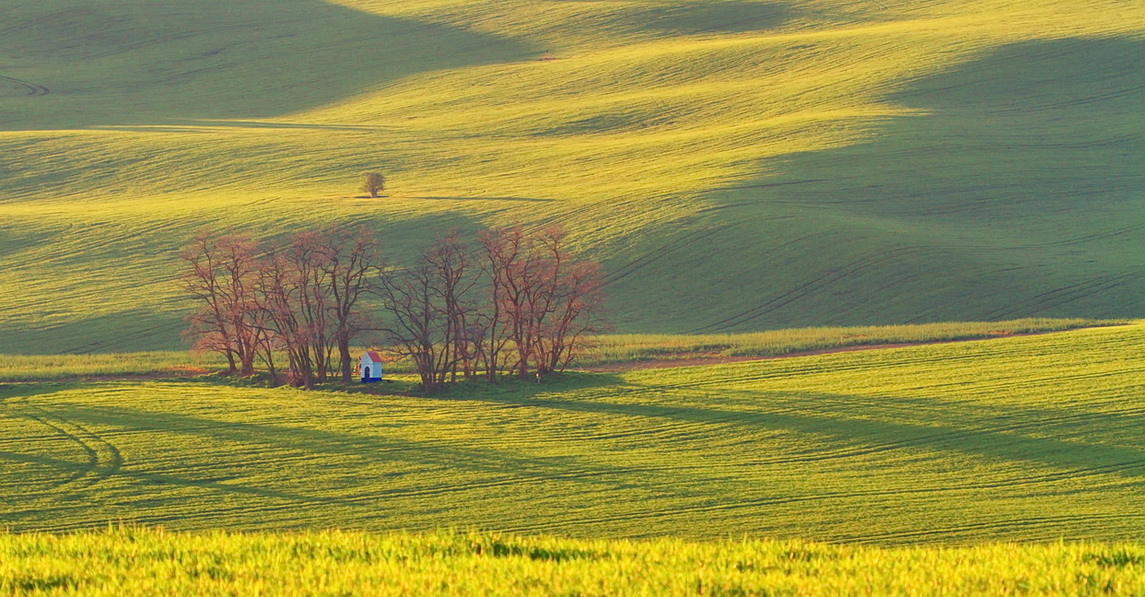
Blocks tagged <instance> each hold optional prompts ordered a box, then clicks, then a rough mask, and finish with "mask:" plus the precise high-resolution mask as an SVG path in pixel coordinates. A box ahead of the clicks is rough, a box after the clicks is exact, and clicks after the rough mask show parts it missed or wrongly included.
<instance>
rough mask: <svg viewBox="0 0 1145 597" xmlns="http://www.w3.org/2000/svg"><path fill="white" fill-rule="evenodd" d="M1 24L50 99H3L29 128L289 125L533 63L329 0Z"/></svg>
mask: <svg viewBox="0 0 1145 597" xmlns="http://www.w3.org/2000/svg"><path fill="white" fill-rule="evenodd" d="M5 11H6V14H5V22H4V23H2V24H0V56H4V57H5V58H6V60H7V61H8V62H9V63H10V64H9V65H7V66H6V67H7V68H18V71H13V73H8V74H18V75H19V76H20V78H21V79H22V80H28V81H29V82H30V83H34V84H37V85H41V86H43V87H44V88H45V93H44V94H15V93H12V94H6V95H5V96H4V97H0V100H3V103H0V108H3V110H2V111H4V112H12V113H15V114H16V117H17V118H18V120H17V121H16V123H15V126H16V127H26V128H55V127H66V126H92V125H114V124H132V123H140V124H141V123H149V124H155V123H163V122H168V121H183V122H185V121H187V120H190V119H228V118H264V117H272V116H280V115H284V114H289V113H293V112H297V111H301V110H306V109H308V108H313V107H316V106H321V105H326V104H329V103H332V102H336V101H338V100H342V99H345V98H347V97H349V96H352V95H354V94H357V93H360V92H363V91H366V90H368V89H373V88H378V87H379V86H381V85H384V84H386V83H387V82H390V81H394V80H396V79H398V78H401V77H405V76H409V75H412V74H416V73H421V72H427V71H433V70H440V69H449V68H459V67H464V66H472V65H480V64H489V63H496V62H506V61H513V60H518V59H521V58H523V57H524V56H526V55H529V54H530V52H531V50H530V49H529V48H527V47H525V46H524V45H522V44H521V43H519V42H517V41H513V40H509V39H504V38H501V37H497V36H493V35H489V34H484V33H477V32H473V31H469V30H464V29H460V28H456V27H447V26H443V25H436V24H431V23H426V22H421V21H414V20H408V19H398V18H391V17H383V16H378V15H375V14H370V13H366V12H361V11H357V10H352V9H349V8H345V7H342V6H338V5H336V4H334V3H330V2H324V1H322V0H279V1H276V2H274V3H273V5H268V4H267V3H265V2H260V1H256V0H229V1H227V2H200V3H196V4H195V5H194V8H190V7H186V6H184V5H183V4H181V3H154V2H144V1H143V0H134V1H128V2H118V3H100V4H99V6H91V7H84V8H78V7H66V8H65V7H62V6H61V3H59V2H31V1H29V0H18V1H17V6H15V7H8V6H6V7H5ZM0 74H5V73H0ZM33 78H34V79H35V80H34V81H33V80H32V79H33ZM10 86H11V85H10ZM65 106H66V107H67V108H68V109H67V111H66V112H63V111H61V110H62V109H63V108H64V107H65ZM3 125H4V126H11V124H10V123H7V122H5V123H3Z"/></svg>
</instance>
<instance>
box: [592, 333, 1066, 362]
mask: <svg viewBox="0 0 1145 597" xmlns="http://www.w3.org/2000/svg"><path fill="white" fill-rule="evenodd" d="M1074 329H1078V328H1074ZM1064 331H1069V330H1053V331H1048V332H1027V333H1021V334H993V335H990V336H986V337H982V338H961V339H958V340H931V341H926V342H902V343H898V344H855V345H852V346H838V347H835V348H823V349H819V350H803V351H797V352H789V353H786V354H776V355H767V356H737V357H729V356H723V355H720V354H718V353H711V354H707V355H700V356H695V355H693V354H692V353H685V354H682V355H680V356H679V358H674V357H672V356H668V357H667V358H663V359H654V360H647V361H631V362H625V363H606V364H604V365H592V366H588V367H577V370H579V371H589V372H593V373H617V372H620V371H633V370H636V369H670V368H672V367H696V366H700V365H725V364H728V363H743V362H747V361H770V360H773V359H791V358H797V357H811V356H815V355H821V354H835V353H838V352H858V351H860V350H883V349H887V348H905V347H907V346H929V345H932V344H954V343H956V342H974V341H976V340H994V339H997V338H1016V337H1019V336H1039V335H1042V334H1056V333H1059V332H1064ZM685 355H687V356H685Z"/></svg>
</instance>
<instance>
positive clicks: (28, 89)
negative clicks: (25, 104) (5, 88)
mask: <svg viewBox="0 0 1145 597" xmlns="http://www.w3.org/2000/svg"><path fill="white" fill-rule="evenodd" d="M0 82H4V83H8V84H9V85H10V86H12V87H13V88H15V89H17V90H18V91H20V90H22V91H23V93H17V94H16V95H17V96H43V95H48V94H49V93H51V91H50V90H49V89H48V88H47V87H44V86H43V85H37V84H35V83H29V82H27V81H22V80H20V79H16V78H13V77H5V76H3V75H0ZM3 95H4V94H3V93H0V97H2V96H3Z"/></svg>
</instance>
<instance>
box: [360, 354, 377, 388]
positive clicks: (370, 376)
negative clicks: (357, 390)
mask: <svg viewBox="0 0 1145 597" xmlns="http://www.w3.org/2000/svg"><path fill="white" fill-rule="evenodd" d="M358 371H361V372H362V383H373V382H377V381H382V357H380V356H378V353H377V352H376V351H373V350H367V351H366V353H365V354H363V355H362V360H361V362H360V363H359V365H358Z"/></svg>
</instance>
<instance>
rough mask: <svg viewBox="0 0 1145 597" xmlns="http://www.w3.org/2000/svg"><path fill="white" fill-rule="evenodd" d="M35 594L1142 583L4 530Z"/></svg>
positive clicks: (543, 541) (947, 557)
mask: <svg viewBox="0 0 1145 597" xmlns="http://www.w3.org/2000/svg"><path fill="white" fill-rule="evenodd" d="M0 591H4V592H6V593H17V594H30V595H60V594H80V595H115V596H120V595H155V594H163V595H256V594H282V595H585V596H588V595H601V596H604V595H649V596H651V595H824V596H838V595H952V596H963V595H972V594H982V595H1110V594H1114V595H1135V594H1141V593H1142V592H1145V548H1142V547H1141V545H1140V544H1095V543H1079V544H1049V545H1009V544H990V545H982V546H976V547H963V548H933V547H931V548H920V547H912V548H879V547H857V546H831V545H821V544H812V543H806V542H802V541H759V540H735V541H721V542H706V543H696V542H687V541H680V540H672V539H661V540H654V541H622V540H611V541H607V540H595V541H584V540H571V539H553V538H535V537H529V538H522V537H513V536H505V535H500V534H478V533H464V534H462V533H433V534H425V535H410V534H386V535H381V536H379V535H372V534H366V533H359V532H307V533H297V534H294V533H291V534H261V533H258V534H235V533H220V532H215V533H194V534H186V533H167V532H156V531H149V530H142V529H132V528H126V529H123V528H120V529H111V530H108V531H105V532H97V533H82V534H76V535H68V536H63V537H59V536H51V535H18V536H13V535H0Z"/></svg>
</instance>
